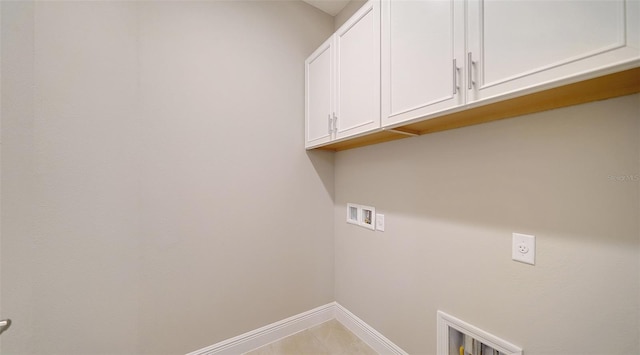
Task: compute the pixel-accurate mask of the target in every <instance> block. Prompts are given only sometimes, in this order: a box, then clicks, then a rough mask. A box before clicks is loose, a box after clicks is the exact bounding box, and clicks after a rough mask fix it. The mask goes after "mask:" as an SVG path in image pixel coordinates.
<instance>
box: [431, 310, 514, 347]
mask: <svg viewBox="0 0 640 355" xmlns="http://www.w3.org/2000/svg"><path fill="white" fill-rule="evenodd" d="M437 352H438V355H523V354H522V349H521V348H520V347H517V346H515V345H513V344H511V343H509V342H507V341H504V340H502V339H500V338H498V337H496V336H495V335H492V334H489V333H487V332H485V331H484V330H482V329H479V328H477V327H475V326H473V325H471V324H469V323H466V322H464V321H461V320H460V319H458V318H455V317H453V316H450V315H448V314H446V313H444V312H442V311H438V348H437Z"/></svg>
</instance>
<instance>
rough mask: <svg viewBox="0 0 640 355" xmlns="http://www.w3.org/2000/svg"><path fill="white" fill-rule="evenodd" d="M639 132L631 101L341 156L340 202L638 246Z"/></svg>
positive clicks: (636, 103) (639, 103)
mask: <svg viewBox="0 0 640 355" xmlns="http://www.w3.org/2000/svg"><path fill="white" fill-rule="evenodd" d="M611 112H616V115H615V116H612V115H611ZM639 129H640V100H638V96H637V95H632V96H626V97H621V98H616V99H612V100H607V101H601V102H597V103H591V104H586V105H580V106H574V107H570V108H565V109H560V110H554V111H547V112H542V113H537V114H532V115H527V116H523V117H519V118H513V119H509V120H504V121H497V122H493V123H488V124H483V125H478V126H473V127H467V128H462V129H456V130H451V131H445V132H440V133H434V134H429V135H426V136H422V137H416V138H411V139H404V140H400V141H395V142H388V143H384V144H379V145H374V146H369V147H363V148H359V149H354V150H349V151H343V152H339V153H337V155H336V180H337V181H340V184H338V185H337V187H336V188H337V190H336V198H337V200H336V203H337V204H338V206H340V207H344V208H346V203H347V202H355V203H365V204H370V205H372V206H376V207H378V208H379V209H380V210H384V211H386V212H387V213H393V214H397V215H405V216H415V217H418V218H419V219H425V218H427V219H434V220H435V219H437V220H445V221H446V220H448V221H452V222H453V223H455V224H459V225H460V224H461V225H474V226H485V227H489V228H493V227H496V226H497V227H499V228H514V230H522V231H524V230H527V229H529V230H536V231H541V230H549V231H553V233H554V234H557V233H561V234H569V235H580V237H581V238H585V237H593V238H595V237H597V238H599V239H600V238H602V236H614V235H615V236H617V237H616V238H614V239H615V240H617V241H618V242H624V243H630V244H634V245H637V242H638V240H637V238H638V234H637V233H638V231H637V227H633V226H636V225H637V222H636V221H635V220H636V219H637V216H638V203H639V198H638V196H639V191H640V171H639V170H640V168H639V162H640V149H639ZM634 228H636V229H634Z"/></svg>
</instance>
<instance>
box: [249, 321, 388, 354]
mask: <svg viewBox="0 0 640 355" xmlns="http://www.w3.org/2000/svg"><path fill="white" fill-rule="evenodd" d="M294 354H295V355H303V354H304V355H307V354H309V355H320V354H330V355H347V354H349V355H351V354H353V355H377V354H378V353H376V352H375V351H373V349H372V348H371V347H369V346H368V345H367V344H365V342H363V341H362V340H360V338H358V337H357V336H355V334H353V333H351V332H350V331H349V330H348V329H347V328H345V327H344V326H343V325H342V324H341V323H340V322H338V321H337V320H335V319H332V320H330V321H328V322H325V323H322V324H320V325H317V326H315V327H313V328H309V329H307V330H303V331H301V332H299V333H296V334H294V335H291V336H289V337H286V338H284V339H281V340H278V341H276V342H273V343H271V344H268V345H265V346H263V347H261V348H258V349H255V350H253V351H250V352H248V353H246V354H245V355H294Z"/></svg>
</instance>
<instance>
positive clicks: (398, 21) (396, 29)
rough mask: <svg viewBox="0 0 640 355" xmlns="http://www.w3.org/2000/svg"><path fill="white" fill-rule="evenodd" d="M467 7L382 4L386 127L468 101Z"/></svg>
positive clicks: (452, 0) (448, 1) (450, 1)
mask: <svg viewBox="0 0 640 355" xmlns="http://www.w3.org/2000/svg"><path fill="white" fill-rule="evenodd" d="M464 60H465V47H464V3H463V2H461V1H459V0H458V1H456V0H445V1H424V0H423V1H416V0H399V1H383V3H382V125H383V126H385V125H391V124H394V123H397V122H403V121H407V120H410V119H413V118H418V117H422V116H425V115H428V114H432V113H435V112H438V111H442V110H446V109H449V108H452V107H456V106H459V105H461V104H463V103H464V94H465V92H466V90H465V89H464V87H463V85H464V76H463V73H464V72H463V69H464V68H463V66H464Z"/></svg>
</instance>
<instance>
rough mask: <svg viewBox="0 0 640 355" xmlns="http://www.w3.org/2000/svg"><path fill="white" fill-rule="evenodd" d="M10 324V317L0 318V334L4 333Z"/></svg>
mask: <svg viewBox="0 0 640 355" xmlns="http://www.w3.org/2000/svg"><path fill="white" fill-rule="evenodd" d="M10 326H11V319H3V320H0V334H2V333H4V331H6V330H7V329H9V327H10Z"/></svg>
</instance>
